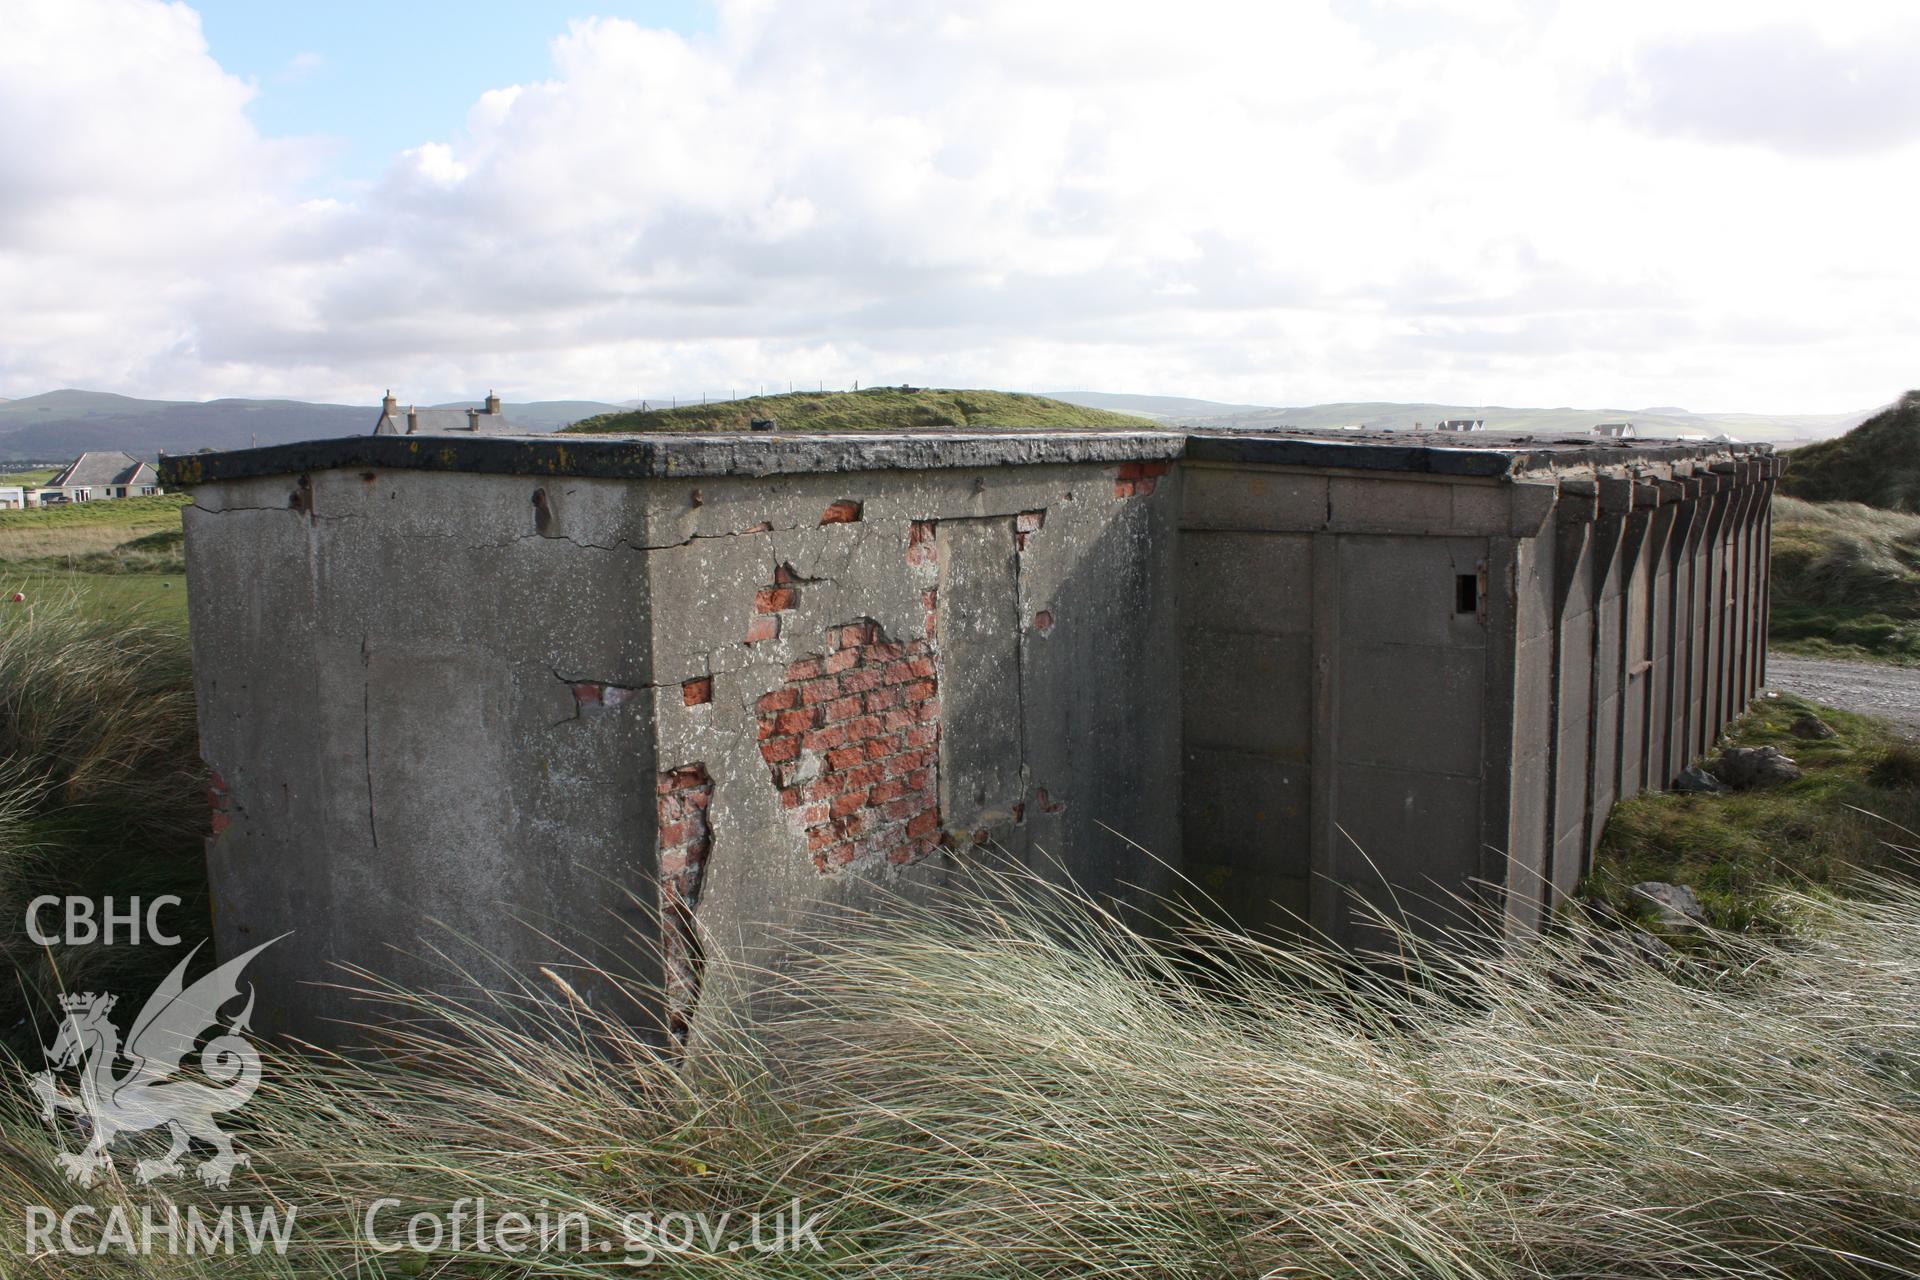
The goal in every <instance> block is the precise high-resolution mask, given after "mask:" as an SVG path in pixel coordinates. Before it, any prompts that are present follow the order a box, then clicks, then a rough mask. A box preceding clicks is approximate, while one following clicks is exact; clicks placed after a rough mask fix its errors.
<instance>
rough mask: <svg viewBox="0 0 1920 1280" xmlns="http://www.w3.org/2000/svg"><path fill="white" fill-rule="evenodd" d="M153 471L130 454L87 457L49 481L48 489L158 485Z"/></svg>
mask: <svg viewBox="0 0 1920 1280" xmlns="http://www.w3.org/2000/svg"><path fill="white" fill-rule="evenodd" d="M158 483H159V479H158V477H157V476H156V475H155V474H154V470H153V467H152V466H151V465H150V464H148V463H145V462H142V461H140V459H138V458H136V457H134V456H133V455H132V454H130V453H120V452H118V451H102V452H96V453H83V454H81V455H80V456H79V457H77V458H75V459H74V460H73V461H72V462H70V463H68V464H67V465H66V468H65V469H64V470H63V471H61V472H60V474H59V475H57V476H55V477H54V478H53V479H51V480H49V481H47V483H46V484H45V485H43V486H40V487H42V488H46V489H75V488H87V489H104V488H106V487H108V486H109V485H112V486H119V485H123V484H125V485H135V484H158Z"/></svg>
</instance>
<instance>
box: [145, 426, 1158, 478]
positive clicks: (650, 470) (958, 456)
mask: <svg viewBox="0 0 1920 1280" xmlns="http://www.w3.org/2000/svg"><path fill="white" fill-rule="evenodd" d="M1185 447H1186V437H1185V436H1183V435H1181V434H1180V433H1178V432H1172V431H1129V432H1121V431H1085V432H1082V431H1019V432H1016V431H1005V432H993V433H986V432H977V433H964V434H963V433H954V432H939V433H927V434H920V433H907V432H901V433H892V432H889V433H887V434H885V435H878V434H874V435H853V434H845V435H825V434H822V435H799V434H791V435H783V434H769V435H761V434H751V435H750V434H746V433H734V432H727V433H720V432H708V433H701V434H698V435H648V436H593V435H580V436H562V435H541V436H475V437H459V436H444V435H413V436H375V435H364V436H348V437H344V438H341V439H335V440H308V441H302V442H300V443H296V444H277V445H265V446H262V447H260V448H256V449H229V450H224V451H221V452H216V453H192V454H180V455H178V456H169V457H165V458H162V459H161V460H160V475H161V481H162V483H164V484H169V485H178V486H190V485H194V484H204V483H208V482H214V481H220V480H242V479H250V478H254V477H258V476H273V475H293V474H297V473H299V472H303V471H330V470H336V469H342V468H350V467H372V468H382V467H384V468H390V469H397V470H409V471H468V472H478V473H486V474H496V475H498V474H504V475H535V476H547V475H553V476H560V475H565V476H584V477H588V478H594V477H599V478H607V479H672V478H675V477H680V476H686V477H693V476H726V475H741V476H768V475H794V474H806V473H809V472H822V473H833V472H846V471H887V470H899V471H925V470H936V469H951V468H956V467H995V466H1043V465H1046V464H1048V463H1075V462H1134V461H1140V460H1142V459H1152V460H1160V459H1172V458H1178V457H1179V456H1180V454H1181V451H1182V450H1183V449H1184V448H1185Z"/></svg>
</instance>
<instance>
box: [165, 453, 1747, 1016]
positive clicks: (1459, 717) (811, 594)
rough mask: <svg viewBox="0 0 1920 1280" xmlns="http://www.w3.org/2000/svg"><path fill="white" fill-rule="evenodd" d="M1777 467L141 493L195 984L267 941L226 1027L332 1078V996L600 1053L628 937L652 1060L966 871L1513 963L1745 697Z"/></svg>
mask: <svg viewBox="0 0 1920 1280" xmlns="http://www.w3.org/2000/svg"><path fill="white" fill-rule="evenodd" d="M1776 467H1777V463H1776V461H1775V460H1774V459H1773V458H1772V457H1771V456H1770V455H1769V454H1768V453H1767V452H1766V451H1765V450H1763V449H1758V448H1747V447H1728V446H1719V445H1713V446H1703V445H1691V444H1676V443H1672V442H1649V441H1636V442H1619V443H1614V444H1608V445H1601V444H1596V443H1595V442H1594V441H1592V440H1590V439H1581V440H1579V441H1569V442H1557V441H1552V440H1526V441H1518V442H1512V443H1510V444H1508V445H1506V446H1503V447H1492V446H1490V445H1489V442H1488V440H1487V439H1486V438H1485V437H1474V438H1472V439H1471V441H1470V442H1469V443H1466V444H1463V443H1460V442H1459V440H1458V439H1454V440H1447V439H1442V438H1438V437H1418V436H1395V437H1391V438H1389V439H1387V440H1375V439H1369V438H1363V437H1357V436H1354V435H1352V434H1351V433H1342V434H1339V435H1334V436H1325V437H1316V436H1311V435H1307V434H1304V433H1303V434H1298V435H1287V436H1280V437H1274V436H1265V437H1252V436H1244V435H1221V436H1195V437H1184V436H1181V435H1178V434H1173V433H1164V432H1140V433H1113V434H1108V433H1091V432H1085V433H1082V432H1031V433H1017V432H1016V433H974V434H968V433H953V432H941V433H914V434H902V435H898V436H880V437H874V436H819V437H798V436H789V435H780V434H766V433H762V434H759V435H754V436H747V435H716V436H699V437H643V438H599V437H580V438H574V437H560V438H554V437H543V438H521V437H481V438H473V439H454V438H440V437H435V438H431V439H425V440H423V439H421V438H419V437H413V438H408V437H358V438H355V439H351V440H342V441H322V442H317V443H313V444H307V445H296V446H282V447H276V448H270V449H258V450H244V451H236V452H233V453H226V454H211V455H195V456H193V457H188V458H179V459H168V460H166V462H165V466H164V471H165V482H166V483H167V484H168V485H169V486H170V487H181V486H185V487H190V488H191V489H192V490H193V492H194V498H195V500H194V505H193V506H192V507H190V508H189V509H188V512H187V517H186V526H187V545H188V562H189V592H190V608H191V611H192V620H193V633H194V647H195V666H196V684H197V692H198V697H199V703H200V712H201V725H202V738H203V747H204V752H205V755H206V758H207V760H208V762H209V763H210V764H211V765H212V766H213V767H214V768H215V769H216V770H217V772H218V775H219V778H220V787H219V795H220V798H221V806H222V807H221V809H220V811H219V812H218V813H217V814H216V823H215V826H216V827H217V830H216V832H215V834H214V835H213V836H212V837H211V838H210V840H209V862H210V868H211V872H212V876H213V881H214V891H215V896H216V900H217V903H218V920H217V931H218V936H219V944H220V946H221V947H222V949H223V950H224V951H225V952H226V953H229V954H232V953H235V952H237V951H238V950H241V949H244V948H245V947H247V946H250V945H253V944H254V943H257V942H258V941H261V940H263V939H265V938H267V937H272V936H275V935H277V934H280V933H283V932H287V931H289V930H291V931H292V936H291V937H289V938H287V939H286V940H285V941H284V942H282V943H281V944H280V945H278V946H276V947H274V948H272V949H270V950H269V951H267V952H265V953H263V954H262V956H261V958H260V960H258V961H256V974H257V980H258V981H259V982H260V983H261V986H262V990H263V992H270V993H271V998H270V999H263V1000H262V1002H261V1007H260V1010H259V1012H258V1014H257V1021H258V1024H259V1025H260V1026H261V1027H262V1028H263V1029H265V1030H270V1031H278V1032H282V1033H288V1034H297V1035H301V1036H305V1037H309V1038H313V1039H319V1040H351V1039H353V1038H355V1034H356V1033H355V1032H354V1031H353V1030H352V1029H351V1028H350V1027H348V1026H345V1025H343V1024H342V1022H341V1021H339V1020H346V1021H349V1022H350V1021H351V1020H353V1019H355V1018H357V1017H360V1016H363V1015H364V1009H363V1006H361V1005H360V1004H359V1003H357V1002H356V1001H355V1000H354V999H353V998H352V997H351V996H350V995H349V994H348V993H347V992H346V991H344V990H342V989H340V988H338V987H333V986H329V985H326V984H329V983H338V982H340V981H342V980H343V978H344V976H345V975H344V973H343V970H342V969H341V966H352V967H358V968H361V969H365V970H368V971H370V972H373V973H375V974H378V975H379V976H380V977H382V978H383V979H387V980H391V981H396V982H400V983H403V984H407V985H412V986H426V987H438V988H441V989H453V988H455V987H457V986H458V984H459V981H460V979H457V978H456V977H455V974H456V972H457V971H458V970H460V969H465V970H467V971H468V972H470V973H473V974H476V975H479V976H482V977H484V975H486V974H487V973H490V972H500V971H501V970H504V974H503V981H504V980H505V976H506V975H512V976H515V977H518V978H523V979H524V978H527V977H528V975H531V974H534V973H535V971H536V970H538V969H539V968H540V967H541V966H549V967H557V969H558V971H561V972H564V973H566V974H567V975H568V981H569V983H570V985H571V987H572V988H573V990H574V991H575V993H576V997H577V998H579V999H584V1000H586V1001H588V1002H590V1003H595V1004H600V1005H604V1006H606V1007H609V1008H612V1006H613V1002H614V1000H615V994H614V992H613V990H612V988H611V987H610V986H609V985H608V984H606V983H604V982H601V981H599V980H598V979H597V978H596V977H595V975H594V970H595V968H596V967H604V968H607V969H609V970H615V971H631V970H633V969H634V968H635V967H636V960H635V955H634V948H633V947H632V946H631V941H632V939H634V938H636V937H637V938H639V939H642V940H643V941H645V942H647V943H649V944H651V950H652V952H653V953H654V954H653V957H652V959H651V960H642V961H640V962H638V964H639V967H640V968H641V969H642V971H643V972H642V974H641V976H642V977H643V978H646V979H648V980H649V981H650V982H652V983H654V984H656V986H657V989H658V990H660V991H661V992H662V993H663V995H662V998H661V999H660V1001H659V1003H658V1007H657V1008H655V1009H654V1010H653V1011H652V1012H651V1013H645V1014H642V1015H638V1016H641V1017H642V1020H651V1021H652V1022H653V1023H654V1024H655V1025H657V1026H658V1027H659V1028H660V1030H661V1032H662V1034H663V1035H681V1034H684V1033H685V1032H686V1031H687V1030H688V1028H689V1027H690V1026H691V1027H696V1028H697V1025H698V1007H699V1001H700V997H701V984H702V981H703V975H704V973H705V971H706V970H707V969H708V968H709V967H710V965H709V963H708V960H709V958H710V957H711V956H712V955H713V954H714V952H715V949H716V948H718V949H723V950H724V951H725V952H726V953H727V954H729V955H734V956H738V957H740V958H742V959H744V960H747V961H750V962H768V963H771V962H777V960H778V958H779V955H780V954H781V952H782V949H783V947H784V946H786V945H787V944H786V943H784V942H782V941H781V939H782V937H783V936H784V935H783V934H782V932H781V930H782V927H783V926H787V925H794V924H798V923H800V922H802V921H804V920H805V919H806V918H807V917H808V916H809V914H810V913H811V912H812V911H813V910H815V909H816V908H818V907H821V906H824V905H851V906H868V905H872V904H873V903H875V902H877V901H878V900H879V899H878V898H877V897H876V889H878V888H881V887H885V888H889V889H892V890H898V891H905V892H910V893H911V892H915V891H917V889H918V888H919V887H921V886H927V885H932V884H938V883H940V882H942V881H944V880H946V879H948V878H949V877H950V876H951V875H952V873H953V872H954V871H956V870H957V869H960V868H963V867H965V866H966V865H967V863H968V862H969V860H971V859H973V858H975V857H977V856H978V854H977V853H976V852H975V851H976V850H979V849H982V848H984V847H986V846H992V847H995V848H997V849H1000V850H1004V851H1005V852H1006V853H1007V854H1009V855H1010V856H1012V857H1013V858H1015V859H1018V860H1021V861H1024V862H1026V863H1027V864H1028V865H1030V866H1032V867H1033V868H1035V869H1036V870H1038V871H1041V872H1042V873H1043V874H1048V875H1067V876H1071V877H1072V878H1073V879H1075V880H1076V881H1078V882H1080V883H1081V884H1083V885H1085V886H1086V887H1088V888H1089V889H1091V890H1093V891H1094V892H1096V893H1099V894H1105V895H1111V896H1115V897H1119V898H1122V899H1129V900H1134V901H1145V900H1147V899H1150V898H1153V897H1155V896H1156V895H1160V894H1165V893H1170V892H1174V891H1176V890H1178V889H1180V887H1181V879H1180V877H1181V875H1182V874H1183V873H1184V875H1185V876H1186V877H1190V878H1191V881H1192V882H1193V883H1194V884H1197V885H1198V886H1199V887H1200V888H1202V889H1204V890H1206V891H1207V892H1209V893H1210V894H1211V895H1212V896H1213V897H1214V898H1215V899H1216V900H1217V901H1218V902H1220V903H1222V904H1224V905H1225V909H1226V910H1228V912H1229V913H1230V914H1231V915H1232V916H1233V917H1234V918H1236V919H1237V920H1238V921H1240V922H1241V923H1244V924H1248V925H1253V926H1256V927H1268V926H1280V927H1290V926H1292V925H1295V924H1298V923H1301V922H1305V923H1308V924H1311V925H1314V926H1316V927H1318V928H1320V929H1323V930H1325V931H1327V932H1329V933H1331V934H1333V935H1334V936H1336V937H1339V938H1342V939H1345V940H1347V941H1349V942H1351V943H1354V944H1356V945H1366V944H1367V943H1368V942H1369V941H1370V940H1372V939H1373V937H1374V935H1373V933H1372V931H1371V929H1370V927H1369V925H1368V923H1367V921H1368V913H1369V912H1370V911H1373V910H1386V911H1390V912H1406V913H1409V914H1411V915H1412V916H1413V917H1414V918H1415V919H1416V921H1417V922H1420V923H1422V924H1423V925H1424V926H1428V927H1431V926H1437V925H1439V924H1441V923H1443V922H1445V921H1446V920H1447V919H1448V918H1449V917H1450V916H1452V915H1453V914H1454V913H1455V912H1456V910H1457V908H1458V905H1459V904H1460V903H1461V902H1463V901H1474V902H1482V903H1491V904H1496V905H1499V906H1501V907H1502V908H1503V909H1504V910H1505V912H1506V915H1507V918H1508V920H1509V922H1510V924H1511V927H1512V928H1514V929H1515V930H1525V929H1531V928H1535V927H1537V926H1538V925H1539V924H1540V923H1541V921H1542V920H1543V919H1544V918H1545V915H1546V913H1547V912H1548V911H1549V910H1550V909H1551V908H1552V906H1553V904H1554V902H1555V901H1556V899H1557V898H1558V897H1559V896H1562V895H1564V894H1565V893H1566V892H1568V891H1569V890H1570V889H1571V887H1572V886H1573V884H1574V883H1575V882H1576V881H1577V879H1578V877H1579V875H1580V873H1581V871H1582V869H1583V868H1584V866H1585V862H1586V859H1587V857H1588V856H1589V855H1590V852H1591V850H1592V848H1593V847H1594V845H1595V843H1596V842H1597V841H1598V839H1599V834H1600V830H1601V827H1602V824H1603V823H1604V820H1605V815H1606V811H1607V808H1608V806H1609V805H1610V804H1611V802H1612V800H1613V799H1614V798H1615V797H1616V796H1617V795H1624V794H1631V793H1632V792H1633V791H1634V790H1637V789H1640V788H1642V787H1647V786H1655V787H1658V786H1664V785H1666V784H1667V783H1668V782H1669V781H1670V780H1671V778H1672V777H1673V776H1674V775H1675V773H1676V772H1677V771H1678V769H1679V768H1680V767H1683V766H1684V765H1685V764H1686V763H1687V762H1688V761H1689V760H1690V759H1691V758H1693V757H1694V756H1697V755H1698V754H1700V752H1701V750H1703V749H1704V747H1705V745H1706V744H1710V743H1711V742H1712V741H1713V739H1714V737H1715V736H1716V735H1717V733H1718V731H1719V728H1720V726H1721V724H1723V723H1724V721H1725V720H1726V719H1727V718H1728V717H1730V716H1731V715H1733V714H1735V713H1737V711H1738V710H1739V709H1740V708H1741V707H1742V706H1744V705H1745V702H1746V700H1747V698H1748V697H1750V696H1751V694H1752V693H1753V691H1754V689H1755V688H1756V686H1757V682H1758V680H1759V679H1760V678H1762V676H1763V675H1764V672H1763V670H1762V667H1761V653H1762V651H1761V647H1760V637H1762V636H1763V635H1764V602H1765V599H1766V590H1765V585H1766V584H1765V565H1766V555H1765V549H1766V524H1765V519H1766V501H1765V497H1766V494H1767V491H1768V490H1769V489H1770V487H1771V484H1772V477H1773V475H1774V474H1775V470H1776ZM439 926H445V928H444V929H442V928H439ZM429 948H433V949H437V951H438V952H439V953H440V954H437V955H436V954H433V953H432V952H430V951H429ZM649 964H650V965H651V966H652V967H651V968H648V967H647V966H648V965H649ZM495 966H498V968H497V969H496V968H495ZM622 1016H625V1015H624V1014H623V1015H622Z"/></svg>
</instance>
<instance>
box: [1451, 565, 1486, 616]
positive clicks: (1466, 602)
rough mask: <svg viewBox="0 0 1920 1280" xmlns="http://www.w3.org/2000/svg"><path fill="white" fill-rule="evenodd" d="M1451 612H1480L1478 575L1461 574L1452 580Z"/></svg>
mask: <svg viewBox="0 0 1920 1280" xmlns="http://www.w3.org/2000/svg"><path fill="white" fill-rule="evenodd" d="M1453 611H1454V612H1455V613H1478V612H1480V575H1479V574H1477V573H1462V574H1458V575H1456V576H1455V577H1454V580H1453Z"/></svg>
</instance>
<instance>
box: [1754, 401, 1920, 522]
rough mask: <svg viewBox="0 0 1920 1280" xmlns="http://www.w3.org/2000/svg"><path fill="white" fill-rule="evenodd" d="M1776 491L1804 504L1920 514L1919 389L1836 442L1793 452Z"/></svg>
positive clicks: (1814, 445) (1828, 442)
mask: <svg viewBox="0 0 1920 1280" xmlns="http://www.w3.org/2000/svg"><path fill="white" fill-rule="evenodd" d="M1781 490H1782V492H1784V493H1787V494H1789V495H1791V496H1793V497H1796V498H1803V499H1805V500H1806V501H1808V502H1860V503H1864V504H1866V505H1867V506H1869V507H1881V508H1884V509H1886V510H1888V511H1908V512H1920V391H1909V392H1907V394H1906V395H1904V396H1902V397H1900V400H1899V403H1897V404H1895V405H1894V406H1893V407H1891V408H1889V409H1884V410H1882V411H1881V412H1879V413H1877V414H1875V415H1874V416H1873V417H1871V418H1869V419H1867V420H1866V421H1865V422H1863V423H1861V424H1860V425H1859V426H1857V427H1855V428H1854V429H1853V430H1851V431H1849V432H1847V434H1845V435H1843V436H1841V437H1840V438H1839V439H1837V440H1826V441H1822V442H1821V443H1819V444H1810V445H1808V446H1806V447H1805V448H1804V449H1796V450H1794V453H1793V457H1792V459H1791V460H1790V461H1789V464H1788V467H1787V474H1786V478H1785V479H1784V480H1783V481H1782V482H1781Z"/></svg>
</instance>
